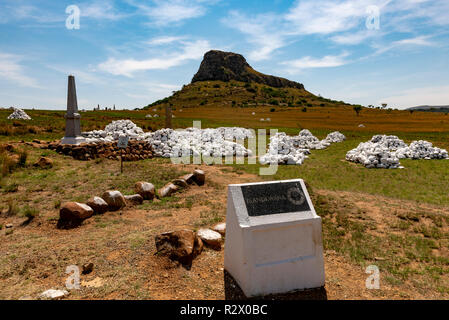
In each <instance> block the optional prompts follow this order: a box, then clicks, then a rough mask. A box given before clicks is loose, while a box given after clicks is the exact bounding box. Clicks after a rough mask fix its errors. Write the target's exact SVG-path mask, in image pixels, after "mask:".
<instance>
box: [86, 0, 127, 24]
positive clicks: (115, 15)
mask: <svg viewBox="0 0 449 320" xmlns="http://www.w3.org/2000/svg"><path fill="white" fill-rule="evenodd" d="M79 7H80V14H81V18H82V17H87V18H92V19H98V20H103V19H104V20H119V19H122V18H124V17H126V15H125V14H121V13H119V12H118V11H117V9H116V8H115V7H114V3H113V2H111V1H106V0H97V1H94V2H89V3H85V4H80V5H79Z"/></svg>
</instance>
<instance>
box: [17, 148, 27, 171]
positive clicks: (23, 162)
mask: <svg viewBox="0 0 449 320" xmlns="http://www.w3.org/2000/svg"><path fill="white" fill-rule="evenodd" d="M27 158H28V151H27V150H26V149H22V150H20V151H19V166H21V167H25V165H26V162H27Z"/></svg>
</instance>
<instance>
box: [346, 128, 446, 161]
mask: <svg viewBox="0 0 449 320" xmlns="http://www.w3.org/2000/svg"><path fill="white" fill-rule="evenodd" d="M405 158H409V159H415V160H417V159H427V160H430V159H448V158H449V156H448V152H447V151H446V150H445V149H440V148H436V147H434V146H433V145H432V143H430V142H428V141H423V140H419V141H413V142H412V143H411V144H410V145H407V144H406V143H405V142H404V141H403V140H401V139H399V138H398V137H397V136H387V135H375V136H373V137H372V139H371V140H370V141H368V142H362V143H360V144H359V145H358V147H357V148H355V149H352V150H350V151H349V152H348V153H347V154H346V160H348V161H352V162H356V163H361V164H363V165H364V166H365V167H366V168H383V169H396V168H403V167H402V166H401V165H400V162H399V160H400V159H405Z"/></svg>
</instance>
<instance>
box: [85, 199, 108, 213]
mask: <svg viewBox="0 0 449 320" xmlns="http://www.w3.org/2000/svg"><path fill="white" fill-rule="evenodd" d="M86 204H87V205H88V206H89V207H91V208H92V209H93V210H94V214H103V213H105V212H106V211H108V207H109V206H108V203H107V202H106V201H104V200H103V199H102V198H100V197H93V198H90V199H89V200H87V202H86Z"/></svg>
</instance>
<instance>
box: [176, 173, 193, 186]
mask: <svg viewBox="0 0 449 320" xmlns="http://www.w3.org/2000/svg"><path fill="white" fill-rule="evenodd" d="M179 179H182V180H184V181H185V182H187V183H188V184H192V183H194V182H195V177H194V175H193V173H189V174H186V175H183V176H182V177H180V178H179Z"/></svg>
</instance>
